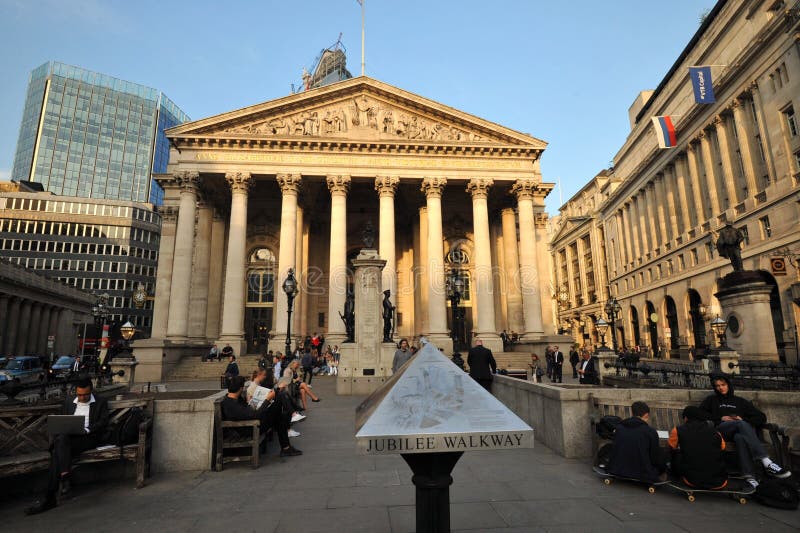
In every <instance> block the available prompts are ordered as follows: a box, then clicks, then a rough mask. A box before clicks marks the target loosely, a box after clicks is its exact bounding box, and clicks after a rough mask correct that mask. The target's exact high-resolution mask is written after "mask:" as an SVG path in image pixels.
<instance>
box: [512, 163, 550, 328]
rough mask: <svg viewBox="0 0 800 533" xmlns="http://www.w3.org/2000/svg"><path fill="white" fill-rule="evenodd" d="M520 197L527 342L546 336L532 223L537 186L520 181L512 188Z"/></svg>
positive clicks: (522, 287)
mask: <svg viewBox="0 0 800 533" xmlns="http://www.w3.org/2000/svg"><path fill="white" fill-rule="evenodd" d="M511 192H513V193H514V194H515V195H516V196H517V210H518V211H519V272H520V288H521V290H522V309H523V316H524V319H525V330H524V332H523V335H524V336H525V340H535V339H538V338H541V336H542V335H543V334H544V328H543V327H542V308H541V306H540V303H539V301H540V300H539V272H538V268H537V262H536V233H535V232H536V230H535V228H534V224H533V196H534V194H535V193H536V184H535V183H534V181H533V180H532V179H519V180H517V181H516V182H515V183H514V185H513V186H512V187H511Z"/></svg>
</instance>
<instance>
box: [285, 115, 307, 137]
mask: <svg viewBox="0 0 800 533" xmlns="http://www.w3.org/2000/svg"><path fill="white" fill-rule="evenodd" d="M307 114H308V113H305V112H304V113H302V114H300V115H299V116H298V117H297V118H296V119H293V118H292V117H289V120H291V121H293V123H294V124H293V125H292V135H304V134H305V132H306V126H305V121H306V118H305V115H307Z"/></svg>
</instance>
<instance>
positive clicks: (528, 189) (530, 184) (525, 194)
mask: <svg viewBox="0 0 800 533" xmlns="http://www.w3.org/2000/svg"><path fill="white" fill-rule="evenodd" d="M536 192H537V190H536V181H535V180H532V179H530V178H523V179H518V180H517V181H515V182H514V185H512V186H511V193H512V194H514V195H516V196H517V201H520V200H533V197H534V196H535V195H536Z"/></svg>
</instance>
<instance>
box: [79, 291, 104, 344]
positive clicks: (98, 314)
mask: <svg viewBox="0 0 800 533" xmlns="http://www.w3.org/2000/svg"><path fill="white" fill-rule="evenodd" d="M109 298H110V296H109V295H108V293H107V292H104V293H103V294H101V295H100V296H98V297H97V302H96V303H95V304H94V305H93V306H92V316H93V317H94V325H95V327H96V328H97V330H98V335H97V336H95V343H94V353H95V356H97V357H98V359H99V357H100V348H101V346H100V343H101V342H102V338H103V329H104V328H103V326H105V325H106V319H108V315H109V314H110V310H109V307H108V299H109ZM98 336H99V340H98V338H97V337H98ZM83 342H84V344H85V343H86V337H85V336H84V339H83Z"/></svg>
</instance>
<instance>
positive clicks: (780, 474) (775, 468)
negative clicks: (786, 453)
mask: <svg viewBox="0 0 800 533" xmlns="http://www.w3.org/2000/svg"><path fill="white" fill-rule="evenodd" d="M764 470H766V471H767V474H769V475H770V476H772V477H777V478H780V479H786V478H787V477H789V476H791V475H792V473H791V472H789V471H788V470H785V469H784V468H782V467H781V466H780V465H779V464H777V463H772V462H771V463H770V464H768V465H767V466H765V467H764Z"/></svg>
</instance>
